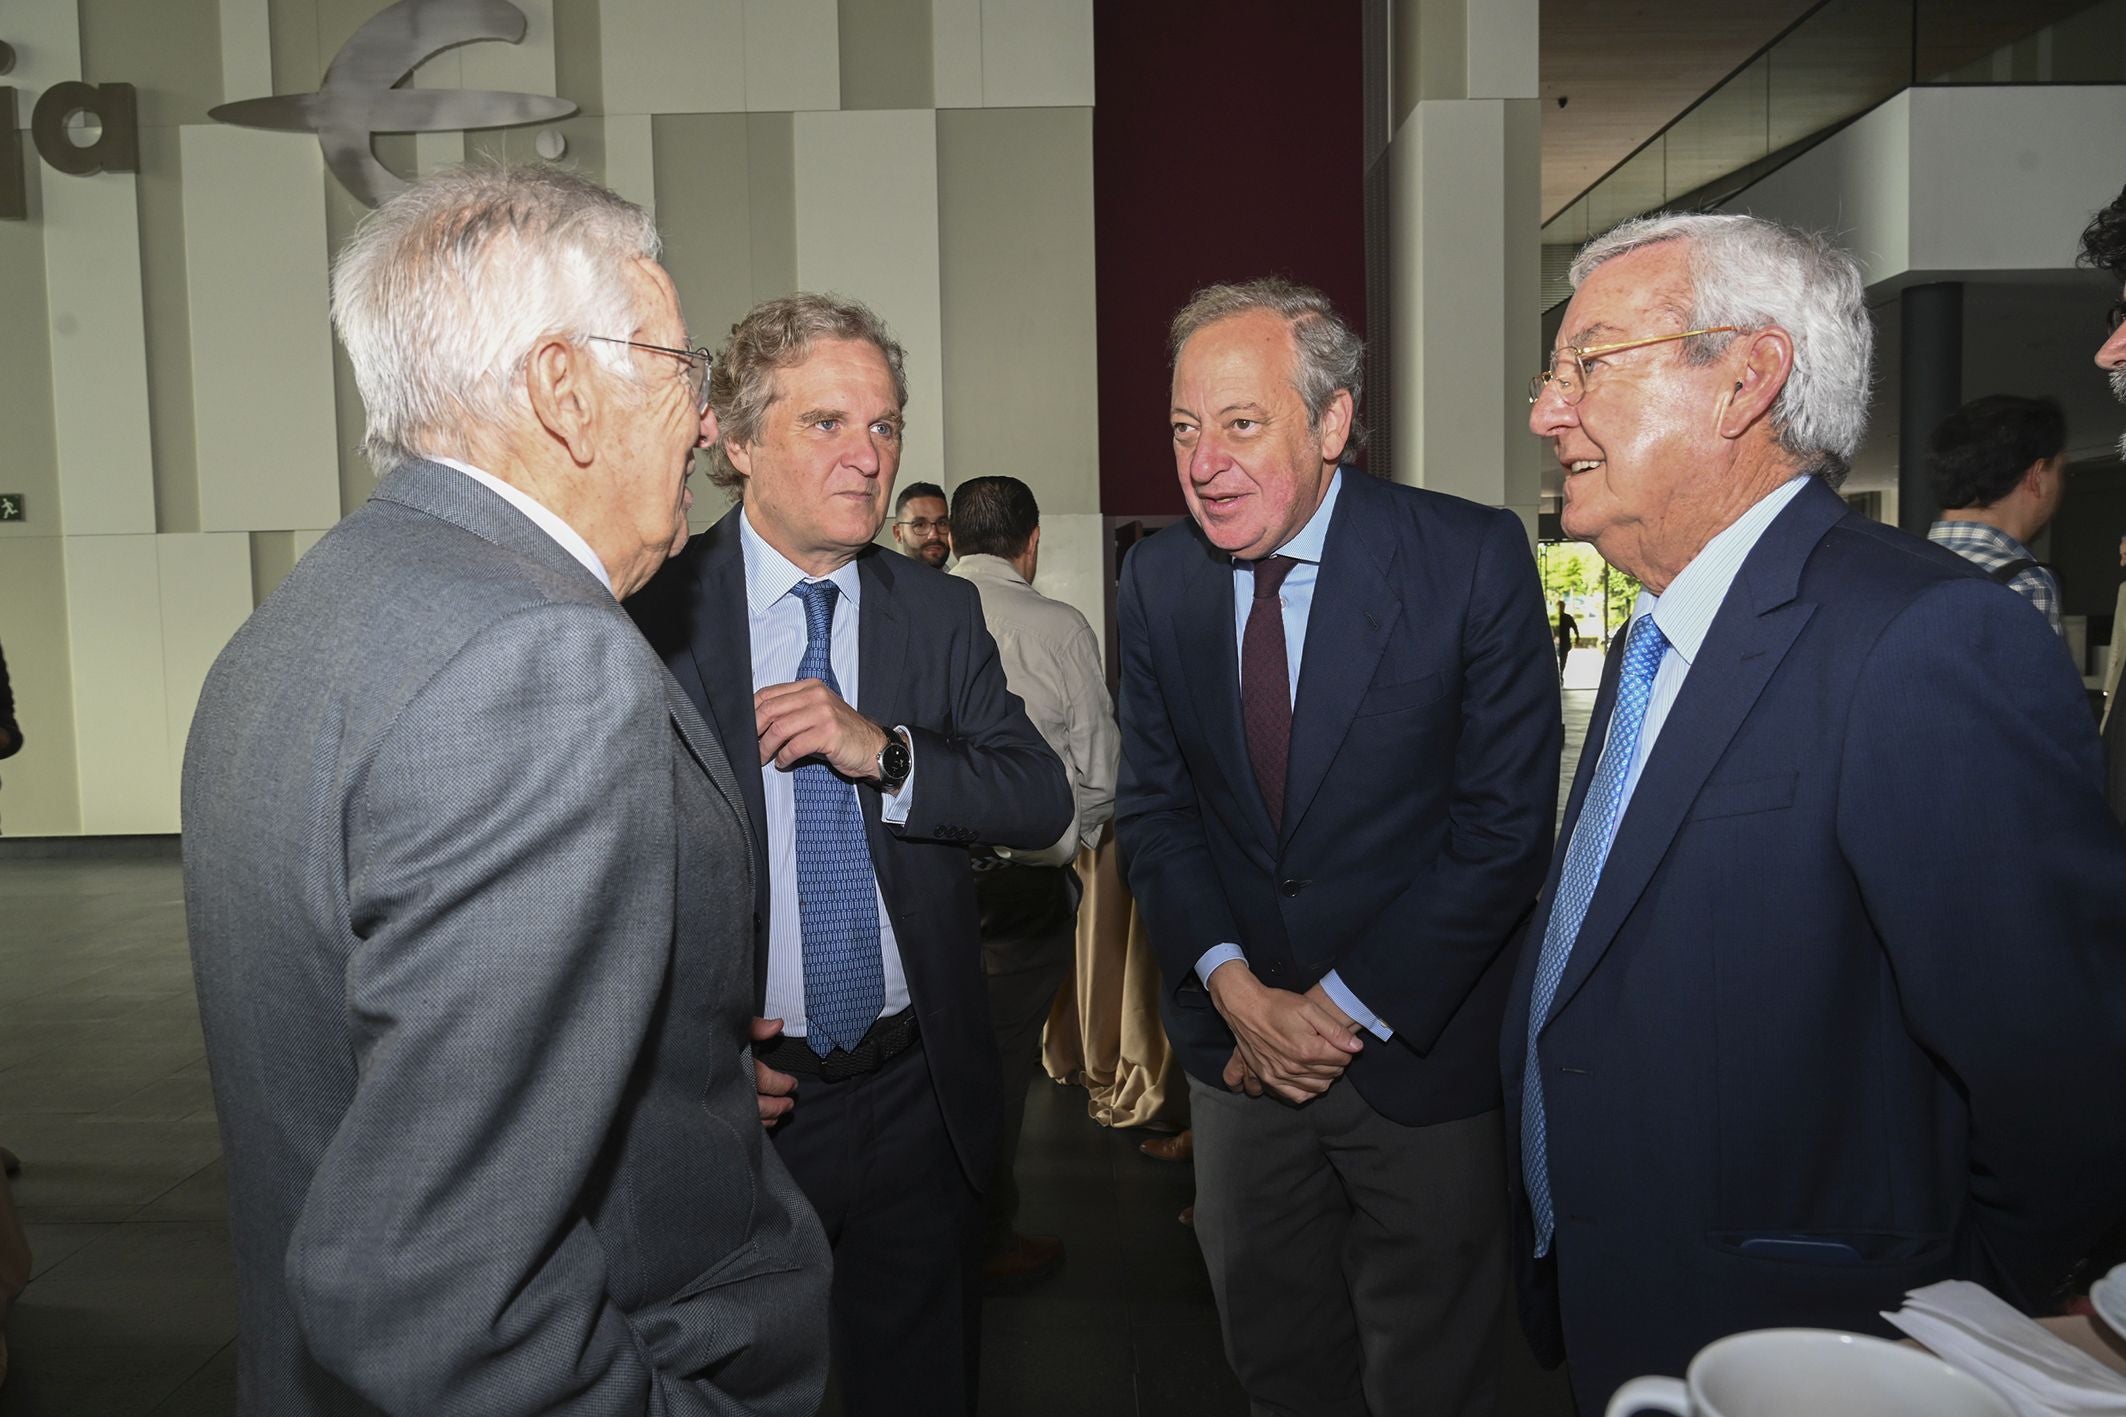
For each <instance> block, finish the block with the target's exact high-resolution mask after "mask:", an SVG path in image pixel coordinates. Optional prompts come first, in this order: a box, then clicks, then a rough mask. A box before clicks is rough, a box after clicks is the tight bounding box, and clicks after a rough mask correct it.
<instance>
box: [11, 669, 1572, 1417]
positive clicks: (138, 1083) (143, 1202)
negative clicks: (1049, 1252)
mask: <svg viewBox="0 0 2126 1417" xmlns="http://www.w3.org/2000/svg"><path fill="white" fill-rule="evenodd" d="M1571 667H1572V669H1573V671H1575V672H1574V673H1572V674H1570V675H1568V678H1567V682H1568V683H1574V682H1575V681H1576V680H1577V679H1579V678H1581V677H1583V671H1582V667H1581V666H1580V665H1579V664H1577V663H1575V664H1574V665H1573V666H1571ZM1590 682H1591V681H1590ZM1593 698H1594V695H1593V692H1592V689H1591V687H1590V688H1588V689H1577V688H1575V689H1568V691H1567V693H1566V719H1567V754H1568V756H1567V768H1566V772H1567V780H1568V781H1569V776H1570V772H1571V766H1570V764H1571V762H1572V760H1573V759H1574V758H1575V757H1576V756H1577V754H1576V747H1577V739H1578V735H1579V734H1582V733H1584V732H1585V731H1586V719H1587V712H1588V709H1589V707H1590V705H1591V703H1592V700H1593ZM82 846H83V844H82V843H67V844H65V845H64V847H63V848H55V850H63V852H64V854H63V855H54V856H50V857H46V856H42V855H40V854H38V853H39V850H40V848H39V846H38V844H37V843H34V842H24V841H5V842H0V1144H5V1145H6V1146H8V1147H10V1148H12V1149H13V1150H14V1151H16V1152H18V1153H19V1154H20V1155H21V1156H22V1158H23V1163H24V1165H23V1172H22V1175H21V1176H20V1177H18V1178H17V1179H16V1181H15V1183H14V1187H15V1191H14V1193H15V1201H16V1205H17V1208H18V1209H19V1210H20V1212H21V1214H22V1217H23V1220H24V1222H25V1225H26V1227H27V1229H28V1231H29V1239H30V1245H31V1248H32V1250H33V1251H34V1253H35V1256H36V1267H35V1271H34V1278H33V1279H32V1281H31V1284H30V1287H29V1289H28V1290H27V1291H26V1292H25V1293H24V1295H23V1296H22V1299H21V1300H20V1301H19V1302H18V1304H17V1305H16V1307H15V1311H14V1314H13V1316H12V1317H11V1318H10V1320H9V1323H8V1339H9V1346H10V1350H11V1354H12V1370H11V1372H10V1374H9V1377H8V1381H7V1385H6V1386H5V1388H0V1417H151V1415H152V1417H227V1414H228V1413H230V1412H232V1411H233V1410H234V1405H235V1380H234V1359H235V1347H234V1339H235V1334H236V1319H235V1299H234V1287H233V1282H232V1279H231V1274H230V1268H229V1252H228V1222H227V1219H226V1215H225V1206H226V1203H227V1193H226V1190H225V1187H224V1184H223V1178H222V1168H221V1161H220V1155H221V1143H220V1139H219V1137H218V1136H217V1134H216V1131H215V1125H214V1112H213V1099H212V1096H211V1095H210V1093H209V1090H208V1085H207V1076H206V1065H205V1061H204V1057H203V1053H202V1048H201V1042H200V1035H199V1014H198V1009H197V1007H196V1005H195V1003H194V1000H193V997H192V977H191V969H190V965H189V962H188V960H187V958H186V954H185V946H184V910H183V901H182V897H181V891H180V884H179V876H178V866H177V861H176V855H175V844H174V842H169V841H148V842H126V843H112V844H110V845H109V846H108V847H105V848H101V849H99V850H97V851H96V853H95V855H93V856H89V857H85V856H83V855H82V854H81V847H82ZM1137 1141H1138V1137H1137V1136H1135V1135H1130V1134H1123V1133H1116V1132H1110V1131H1106V1130H1103V1129H1102V1128H1100V1127H1098V1126H1095V1125H1094V1124H1093V1123H1092V1122H1090V1121H1089V1120H1088V1119H1087V1118H1086V1116H1085V1111H1084V1095H1083V1094H1082V1093H1079V1092H1077V1091H1075V1090H1073V1089H1068V1088H1063V1087H1058V1086H1055V1085H1053V1084H1050V1083H1047V1082H1045V1081H1043V1082H1039V1083H1037V1084H1036V1085H1035V1090H1034V1094H1033V1098H1032V1100H1031V1103H1030V1105H1029V1107H1028V1112H1027V1123H1026V1139H1025V1150H1024V1151H1023V1152H1022V1160H1021V1181H1022V1187H1023V1190H1024V1193H1025V1198H1024V1201H1023V1209H1022V1213H1021V1216H1020V1221H1021V1228H1022V1229H1025V1230H1028V1231H1033V1232H1042V1233H1049V1234H1055V1235H1060V1236H1062V1237H1063V1239H1064V1240H1065V1242H1066V1244H1067V1246H1068V1258H1067V1261H1066V1263H1065V1266H1064V1269H1063V1272H1062V1273H1061V1274H1059V1275H1057V1276H1056V1277H1055V1278H1054V1279H1052V1280H1050V1281H1048V1282H1047V1283H1045V1284H1043V1285H1041V1286H1040V1287H1038V1288H1036V1289H1034V1290H1032V1291H1030V1292H1027V1293H1024V1294H1020V1295H1015V1296H1011V1297H1003V1298H995V1299H992V1300H990V1301H989V1303H988V1304H987V1306H986V1307H985V1311H984V1344H983V1376H982V1410H983V1412H985V1413H994V1414H1008V1417H1050V1414H1054V1417H1065V1414H1073V1415H1074V1414H1085V1417H1095V1414H1097V1417H1126V1414H1144V1417H1152V1414H1160V1417H1193V1414H1206V1417H1209V1415H1210V1414H1220V1417H1222V1415H1223V1414H1239V1413H1242V1412H1244V1411H1245V1404H1244V1403H1243V1402H1242V1400H1241V1397H1240V1394H1239V1391H1238V1389H1237V1388H1236V1386H1235V1385H1234V1382H1233V1379H1232V1375H1231V1374H1230V1373H1229V1372H1228V1370H1227V1368H1226V1364H1225V1358H1224V1355H1223V1352H1222V1350H1221V1346H1220V1342H1219V1337H1218V1323H1217V1315H1216V1312H1215V1310H1214V1308H1213V1306H1212V1303H1211V1295H1210V1288H1209V1284H1208V1282H1207V1280H1206V1279H1205V1277H1204V1272H1203V1263H1202V1258H1201V1255H1200V1254H1199V1253H1198V1251H1197V1249H1196V1245H1195V1240H1194V1237H1193V1235H1192V1233H1191V1232H1190V1231H1188V1230H1187V1229H1185V1228H1183V1227H1182V1226H1181V1225H1179V1224H1178V1223H1177V1222H1176V1220H1175V1216H1176V1213H1177V1212H1178V1211H1179V1210H1180V1209H1181V1207H1182V1206H1183V1205H1185V1204H1187V1203H1188V1200H1189V1198H1190V1195H1191V1192H1192V1181H1191V1177H1190V1174H1189V1170H1188V1168H1187V1167H1185V1166H1174V1165H1169V1164H1162V1163H1159V1162H1154V1161H1150V1160H1147V1159H1146V1158H1144V1157H1142V1156H1140V1155H1139V1154H1138V1153H1137V1148H1136V1143H1137ZM1559 1403H1560V1397H1559V1388H1558V1384H1557V1382H1556V1380H1555V1378H1554V1377H1550V1376H1546V1375H1542V1374H1538V1373H1535V1372H1534V1371H1533V1370H1532V1368H1529V1367H1527V1366H1526V1365H1525V1364H1523V1365H1517V1366H1516V1367H1515V1369H1514V1371H1513V1373H1512V1374H1510V1375H1509V1392H1508V1399H1507V1405H1506V1406H1505V1407H1504V1409H1503V1410H1504V1411H1505V1412H1507V1413H1509V1414H1511V1417H1544V1414H1549V1413H1552V1412H1557V1411H1561V1410H1563V1409H1562V1407H1561V1406H1560V1405H1559Z"/></svg>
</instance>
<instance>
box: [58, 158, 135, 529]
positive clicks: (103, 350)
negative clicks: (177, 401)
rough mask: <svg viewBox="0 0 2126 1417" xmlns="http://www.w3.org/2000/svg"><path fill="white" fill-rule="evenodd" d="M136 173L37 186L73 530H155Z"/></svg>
mask: <svg viewBox="0 0 2126 1417" xmlns="http://www.w3.org/2000/svg"><path fill="white" fill-rule="evenodd" d="M137 180H138V179H137V177H136V175H135V174H133V173H130V172H106V173H100V174H98V175H97V176H94V177H69V176H65V175H63V174H59V173H53V174H52V175H51V177H50V178H49V180H47V181H46V182H45V183H44V278H45V296H46V301H47V309H48V311H49V319H50V326H51V330H50V333H51V343H52V425H53V433H54V435H55V437H54V441H55V442H56V444H57V447H58V453H59V496H60V502H61V505H62V509H63V513H64V515H65V518H66V529H67V530H68V531H69V532H70V533H73V534H75V535H82V534H104V533H114V532H153V531H154V530H155V479H154V455H153V453H152V451H151V450H150V446H149V439H148V353H147V348H148V346H147V333H146V327H145V324H144V321H143V317H142V314H141V308H142V307H141V295H140V200H139V189H138V187H137V185H136V183H137Z"/></svg>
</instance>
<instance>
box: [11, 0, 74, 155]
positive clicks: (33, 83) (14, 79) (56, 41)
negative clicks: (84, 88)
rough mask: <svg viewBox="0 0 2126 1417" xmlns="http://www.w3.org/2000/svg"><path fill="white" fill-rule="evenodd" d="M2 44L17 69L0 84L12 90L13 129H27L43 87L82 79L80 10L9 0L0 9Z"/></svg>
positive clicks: (55, 0) (54, 1) (70, 2)
mask: <svg viewBox="0 0 2126 1417" xmlns="http://www.w3.org/2000/svg"><path fill="white" fill-rule="evenodd" d="M0 39H4V40H6V41H7V42H8V43H9V44H10V45H12V46H14V50H15V70H14V72H13V73H11V74H9V75H8V76H7V77H6V78H5V79H0V83H5V84H6V85H7V86H9V87H10V88H12V89H14V90H15V126H16V128H17V129H26V128H28V127H29V126H30V113H31V111H32V110H33V109H35V108H36V106H37V99H38V98H39V97H40V96H41V95H42V94H43V93H44V91H45V90H46V89H47V88H49V87H51V86H52V85H53V84H60V83H65V82H67V81H68V80H69V79H78V78H80V77H81V12H80V9H79V7H78V6H76V4H75V3H74V0H13V3H10V4H9V5H8V6H7V8H6V9H5V10H0Z"/></svg>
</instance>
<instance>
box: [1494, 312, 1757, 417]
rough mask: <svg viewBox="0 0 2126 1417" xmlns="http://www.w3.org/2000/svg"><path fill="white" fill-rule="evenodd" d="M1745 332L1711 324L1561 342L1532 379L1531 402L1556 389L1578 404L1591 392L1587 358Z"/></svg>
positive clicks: (1569, 400) (1735, 328) (1529, 383)
mask: <svg viewBox="0 0 2126 1417" xmlns="http://www.w3.org/2000/svg"><path fill="white" fill-rule="evenodd" d="M1741 332H1742V326H1740V325H1708V326H1706V327H1705V328H1704V329H1702V330H1679V331H1677V332H1676V333H1675V334H1672V335H1648V336H1647V337H1646V338H1645V339H1628V340H1619V341H1618V342H1617V343H1615V344H1590V345H1586V346H1581V347H1575V346H1573V345H1569V344H1567V345H1560V346H1559V347H1558V348H1556V349H1554V350H1552V351H1551V353H1550V367H1549V368H1548V369H1545V370H1544V371H1543V372H1542V373H1540V374H1538V375H1536V376H1535V377H1534V378H1533V379H1530V380H1529V381H1528V402H1530V403H1534V402H1535V401H1536V400H1537V399H1539V398H1541V397H1542V396H1543V390H1545V389H1556V390H1557V391H1558V397H1559V398H1561V399H1563V400H1565V402H1567V403H1578V402H1579V401H1580V400H1581V399H1582V398H1584V397H1586V395H1587V361H1588V360H1589V359H1592V358H1594V357H1595V356H1596V355H1601V354H1616V353H1619V352H1620V351H1623V350H1627V349H1644V348H1645V347H1646V346H1648V345H1650V344H1667V343H1668V342H1669V341H1670V340H1679V339H1696V338H1697V337H1698V336H1699V335H1732V334H1740V333H1741Z"/></svg>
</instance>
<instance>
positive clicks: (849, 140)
mask: <svg viewBox="0 0 2126 1417" xmlns="http://www.w3.org/2000/svg"><path fill="white" fill-rule="evenodd" d="M791 123H792V128H793V133H794V142H793V146H794V152H795V162H794V166H795V169H796V174H797V202H796V210H797V284H798V287H799V288H800V289H803V290H821V291H824V290H831V291H835V292H838V293H840V294H843V295H851V296H855V297H856V298H857V299H859V300H862V301H863V302H864V303H865V304H867V305H869V306H871V308H872V309H874V310H876V311H877V312H878V313H879V314H880V316H882V317H883V318H884V319H885V321H886V323H887V324H888V325H889V326H891V327H892V329H893V333H894V337H895V338H897V339H898V340H899V341H900V342H901V344H902V345H903V346H904V347H905V348H906V350H907V371H908V389H909V394H908V423H909V432H908V440H907V446H906V449H905V452H904V454H903V457H902V461H901V471H900V480H901V482H903V483H908V482H917V481H930V482H940V483H942V482H943V481H944V449H943V443H944V417H943V410H944V403H943V399H942V397H941V390H942V388H943V384H944V335H943V325H942V321H941V319H940V316H939V304H938V183H937V115H936V113H934V112H933V111H931V110H929V109H921V110H916V111H898V112H896V111H892V110H884V109H879V110H867V111H863V112H850V113H800V114H797V115H796V116H795V117H794V118H793V119H792V120H791Z"/></svg>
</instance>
